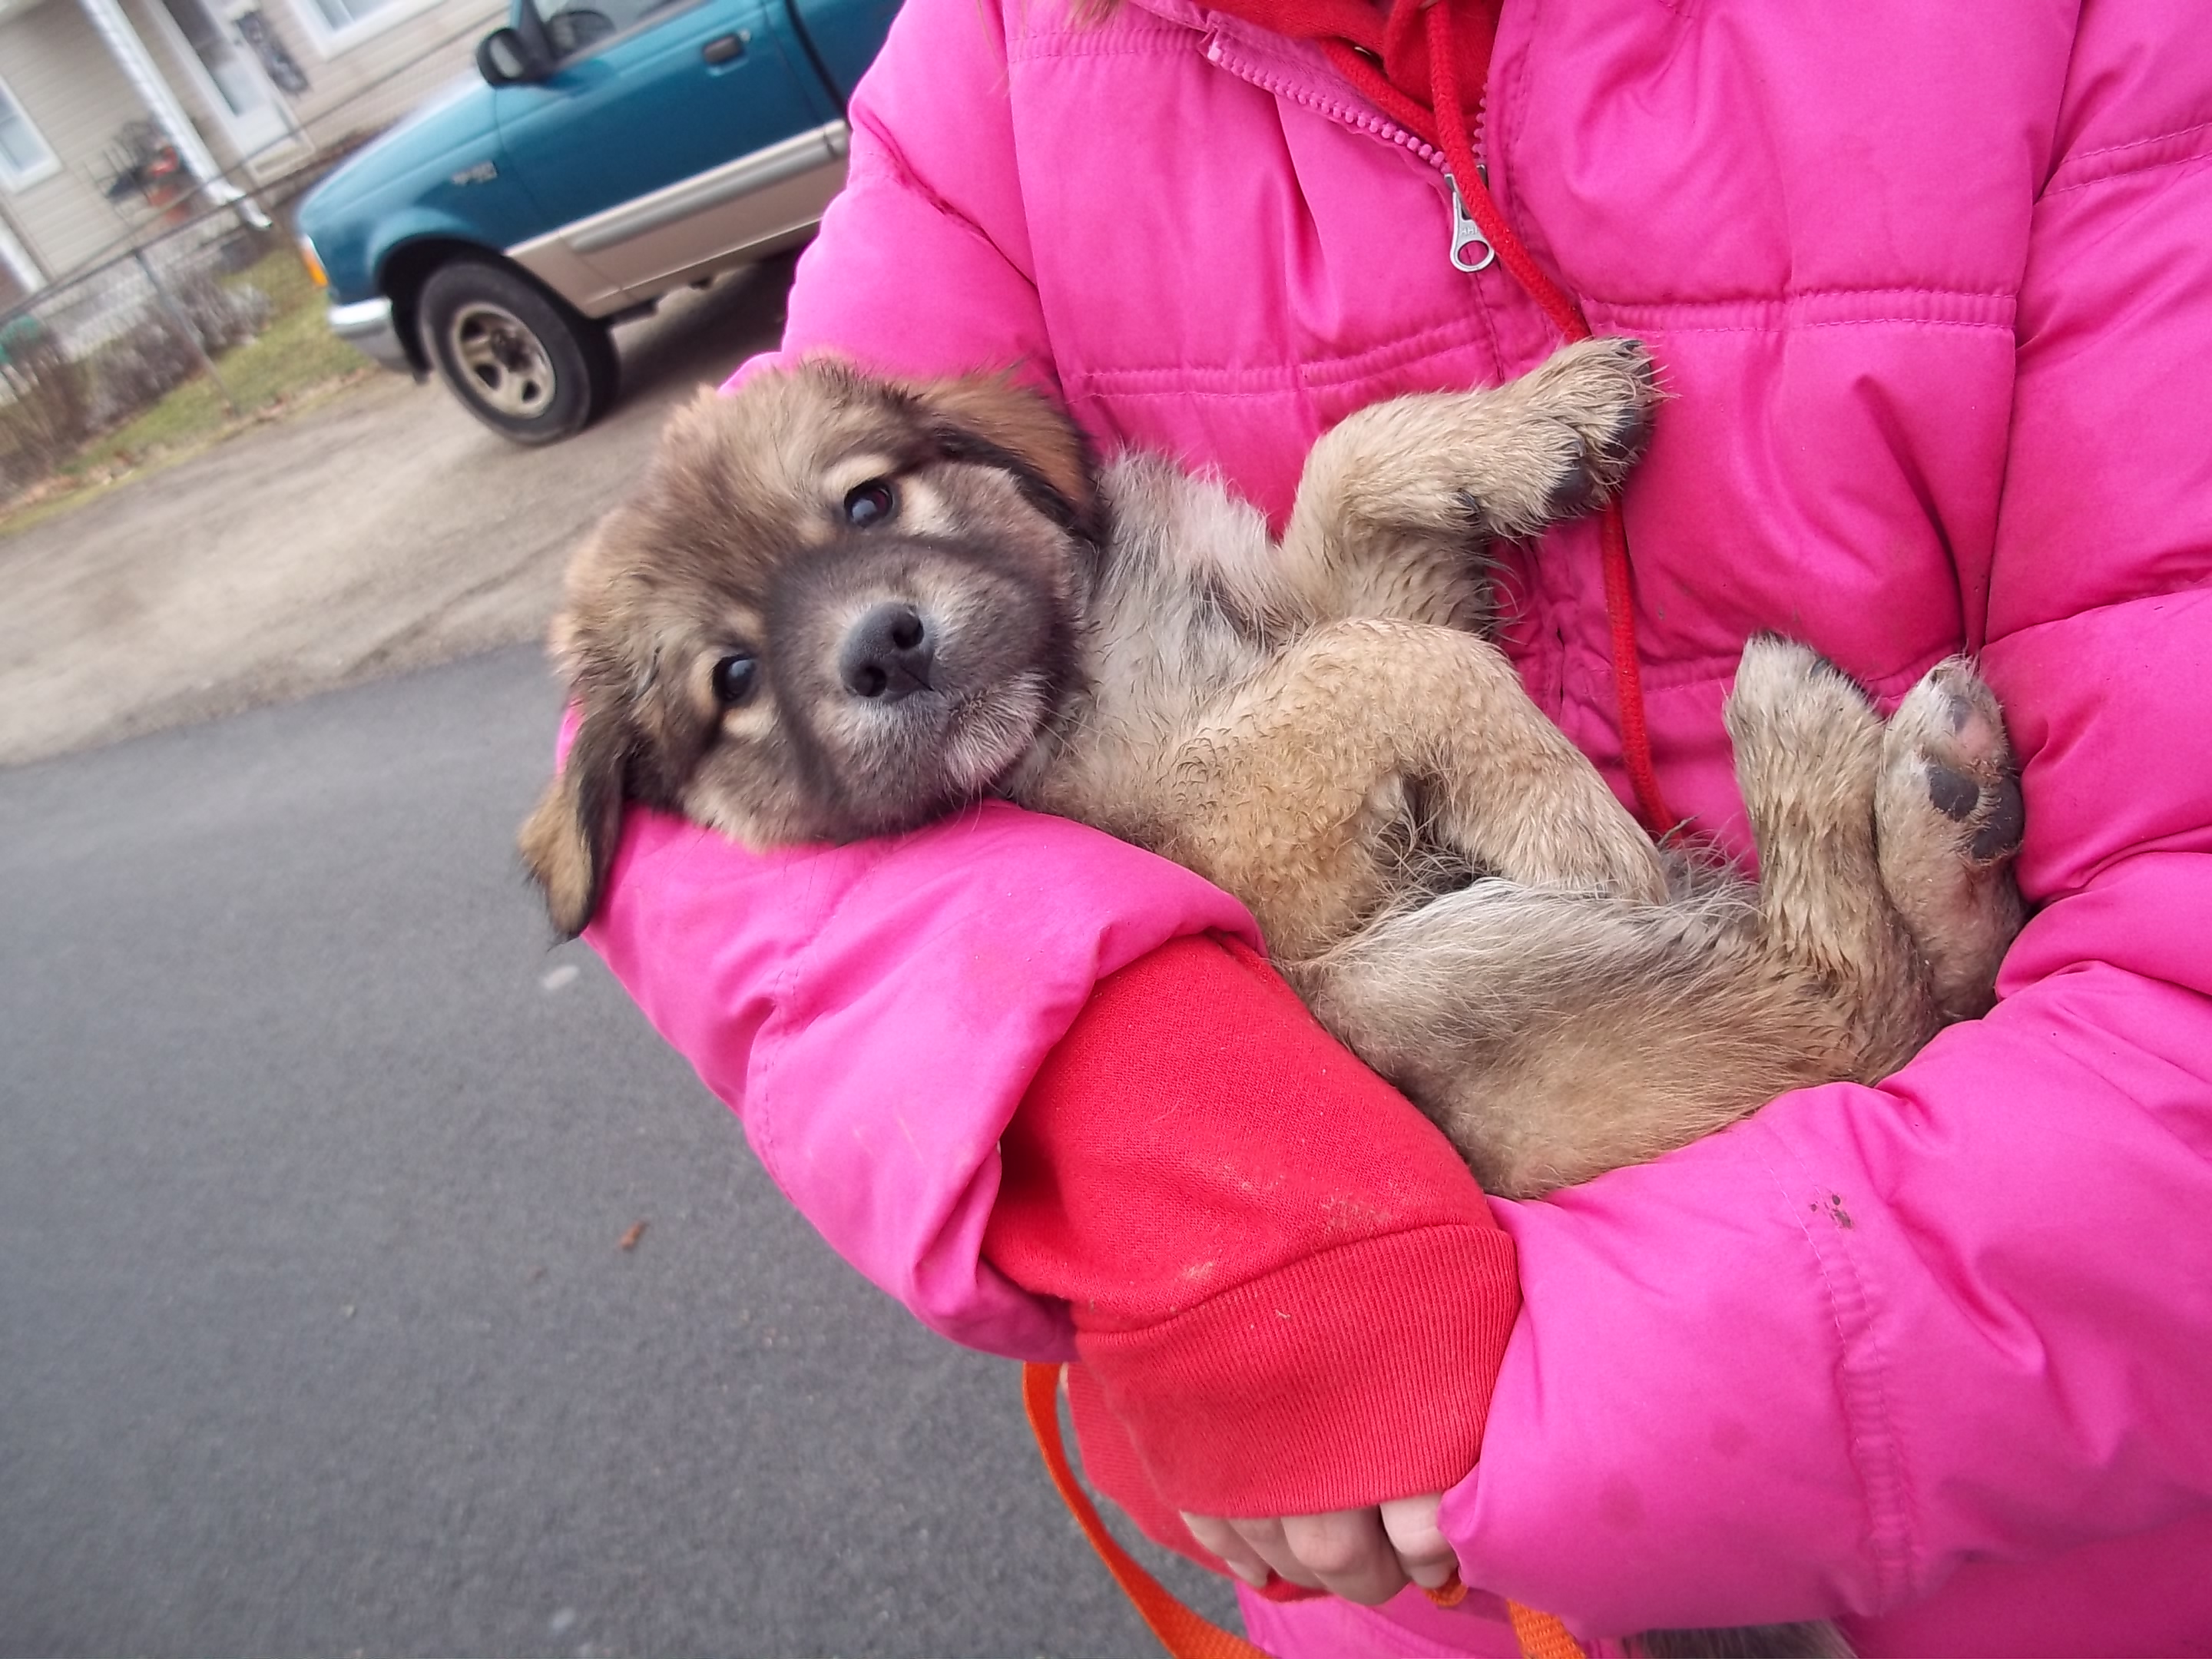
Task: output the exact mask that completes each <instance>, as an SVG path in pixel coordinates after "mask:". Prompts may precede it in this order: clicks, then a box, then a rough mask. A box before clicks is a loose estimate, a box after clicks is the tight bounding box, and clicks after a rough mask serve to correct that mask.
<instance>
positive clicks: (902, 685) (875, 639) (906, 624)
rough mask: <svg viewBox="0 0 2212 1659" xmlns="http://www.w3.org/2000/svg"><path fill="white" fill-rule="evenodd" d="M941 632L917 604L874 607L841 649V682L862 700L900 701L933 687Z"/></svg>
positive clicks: (890, 604) (886, 604)
mask: <svg viewBox="0 0 2212 1659" xmlns="http://www.w3.org/2000/svg"><path fill="white" fill-rule="evenodd" d="M936 660H937V630H936V629H934V628H933V627H932V626H931V625H930V622H929V618H927V617H925V616H924V615H923V614H922V613H921V611H918V610H916V609H915V607H914V606H913V605H905V604H902V603H899V602H896V601H886V602H885V603H883V604H880V605H871V606H870V607H869V608H868V609H867V610H866V611H864V612H863V613H862V614H861V617H860V620H859V621H858V622H856V623H854V624H853V626H852V627H851V628H850V629H848V631H847V632H846V635H845V637H844V640H843V641H842V643H841V644H840V645H839V646H838V647H837V678H838V679H839V680H840V681H841V682H842V683H843V684H844V687H845V689H846V690H848V691H850V692H851V693H852V694H853V695H854V696H856V697H863V698H866V699H867V700H869V701H870V702H886V703H891V702H900V701H902V699H904V698H907V697H910V696H913V695H914V694H915V692H917V691H926V690H929V689H930V678H929V676H930V670H931V668H932V667H933V665H935V663H936Z"/></svg>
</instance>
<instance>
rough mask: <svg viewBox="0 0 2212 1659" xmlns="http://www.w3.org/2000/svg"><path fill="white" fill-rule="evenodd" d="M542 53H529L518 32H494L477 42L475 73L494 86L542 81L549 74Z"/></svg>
mask: <svg viewBox="0 0 2212 1659" xmlns="http://www.w3.org/2000/svg"><path fill="white" fill-rule="evenodd" d="M552 68H553V66H552V65H551V64H549V63H546V62H545V61H544V57H543V54H541V53H538V52H533V51H532V50H531V47H530V43H529V41H527V40H525V39H524V38H523V36H522V33H521V31H520V30H519V29H494V30H493V31H492V32H491V33H489V34H487V35H486V36H484V38H483V40H479V41H477V74H479V75H481V76H483V78H484V80H485V82H486V83H487V84H489V85H491V86H495V87H505V86H513V84H515V83H516V82H526V81H543V80H544V78H545V77H546V76H548V75H549V74H550V73H551V72H552Z"/></svg>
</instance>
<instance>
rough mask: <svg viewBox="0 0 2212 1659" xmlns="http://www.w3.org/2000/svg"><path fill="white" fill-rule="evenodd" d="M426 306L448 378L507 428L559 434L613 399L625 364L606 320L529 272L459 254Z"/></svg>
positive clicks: (494, 423)
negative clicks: (591, 315) (553, 292)
mask: <svg viewBox="0 0 2212 1659" xmlns="http://www.w3.org/2000/svg"><path fill="white" fill-rule="evenodd" d="M417 315H418V316H419V317H420V318H421V319H422V343H423V346H424V348H425V349H427V350H428V353H429V356H430V361H431V362H435V364H437V366H438V372H439V374H442V375H443V376H444V377H445V380H446V384H447V386H451V387H453V392H454V394H455V395H456V396H457V397H459V398H460V400H461V404H462V407H464V408H465V409H466V410H468V411H469V413H470V414H471V415H473V416H476V417H477V419H478V420H480V421H482V422H483V423H484V424H485V425H486V426H488V427H489V428H491V429H492V430H493V431H495V432H496V433H498V434H499V435H501V437H503V438H510V439H512V440H513V441H515V442H516V443H519V444H550V443H557V442H559V441H561V440H562V439H563V438H566V437H568V436H571V435H574V434H575V433H578V432H580V431H582V430H583V429H584V428H586V426H588V425H590V424H591V423H592V421H593V420H595V419H597V418H598V417H599V415H600V413H601V412H602V411H604V410H605V409H606V407H607V405H608V404H611V403H612V402H613V401H614V395H615V382H616V380H617V375H618V374H619V372H620V371H619V368H618V365H617V362H616V358H615V348H614V342H613V341H612V340H611V339H609V338H608V337H607V327H606V325H605V323H599V322H594V321H593V320H592V319H590V318H589V317H586V316H585V315H583V314H582V313H580V312H578V311H576V310H574V308H572V307H569V306H567V305H564V304H562V302H561V301H559V300H557V299H556V298H554V296H553V295H550V294H548V293H547V292H546V291H545V290H544V289H541V288H539V287H538V284H537V283H533V282H532V281H530V279H529V278H527V277H526V276H520V275H518V274H517V273H515V272H513V271H511V270H506V269H504V268H503V267H501V266H499V265H494V264H484V263H483V261H481V260H477V259H456V260H454V261H453V262H452V263H450V264H443V265H441V266H439V267H438V269H437V270H435V271H433V272H432V273H431V274H430V280H429V281H428V282H427V283H423V284H422V300H421V302H420V304H419V306H418V307H417Z"/></svg>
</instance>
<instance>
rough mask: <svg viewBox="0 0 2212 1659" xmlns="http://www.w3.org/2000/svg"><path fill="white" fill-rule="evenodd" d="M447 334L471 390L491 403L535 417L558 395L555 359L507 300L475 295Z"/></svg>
mask: <svg viewBox="0 0 2212 1659" xmlns="http://www.w3.org/2000/svg"><path fill="white" fill-rule="evenodd" d="M446 339H447V344H449V345H450V346H451V347H452V348H453V361H454V362H456V363H458V364H459V366H460V370H461V379H462V381H463V382H464V383H465V385H466V386H468V389H469V395H470V396H471V397H472V398H475V399H476V400H477V402H478V403H480V404H483V406H484V407H485V408H486V409H489V410H496V411H497V412H498V413H500V414H501V415H511V416H516V417H518V418H520V419H522V420H529V419H532V418H533V417H534V416H538V415H542V414H544V411H545V406H546V405H547V404H550V403H551V402H552V401H553V393H554V392H555V391H556V389H557V383H556V380H555V379H554V376H553V362H552V359H551V358H550V357H548V356H546V355H545V347H544V343H543V342H541V341H540V340H539V339H538V337H537V335H535V334H533V333H532V332H531V331H530V327H529V325H527V324H526V323H525V322H524V321H523V320H522V319H521V318H520V317H518V316H516V315H515V314H514V313H513V312H511V311H509V310H507V308H506V307H504V306H495V305H493V304H491V303H490V302H489V301H483V300H473V301H470V302H469V303H468V304H467V305H465V306H463V307H461V308H460V310H459V311H458V312H456V313H454V314H453V321H452V322H451V323H449V324H447V327H446Z"/></svg>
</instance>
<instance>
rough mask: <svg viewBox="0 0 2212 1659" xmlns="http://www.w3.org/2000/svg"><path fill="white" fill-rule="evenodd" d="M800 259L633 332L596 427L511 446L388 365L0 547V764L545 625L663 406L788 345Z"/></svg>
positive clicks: (425, 659) (329, 684)
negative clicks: (786, 303)
mask: <svg viewBox="0 0 2212 1659" xmlns="http://www.w3.org/2000/svg"><path fill="white" fill-rule="evenodd" d="M788 280H789V272H788V266H787V264H785V263H784V262H778V263H777V264H775V265H772V266H769V267H766V268H763V270H760V271H757V272H755V273H752V274H750V275H746V276H737V277H733V278H730V279H727V280H726V282H725V283H722V284H720V285H718V286H717V287H716V288H714V289H712V290H710V291H709V292H708V293H706V294H703V295H685V296H684V297H683V298H682V299H680V300H674V301H670V302H669V303H668V304H667V305H665V307H663V309H662V314H661V315H660V316H659V317H656V318H654V319H652V320H650V321H648V322H645V323H641V324H638V325H633V326H631V327H629V328H627V329H625V330H623V331H622V332H621V333H620V335H619V336H618V339H619V340H620V342H621V345H622V356H623V386H624V392H623V398H622V400H621V402H620V403H619V404H617V407H616V409H615V410H614V411H613V412H612V413H611V415H610V416H608V417H607V418H606V419H605V420H604V421H602V422H600V423H599V425H598V426H596V427H593V428H592V429H591V430H590V431H588V432H586V433H584V434H583V435H580V436H579V437H577V438H574V439H571V440H570V441H568V442H567V443H564V444H556V445H555V446H553V447H550V448H548V449H519V448H517V447H514V446H513V445H511V444H508V443H507V442H506V441H504V440H502V439H501V438H499V437H496V436H495V435H493V434H492V433H490V432H489V431H487V430H486V429H485V428H483V427H482V426H479V425H478V424H477V422H475V421H473V420H471V418H470V417H469V416H467V415H466V414H465V413H464V412H463V411H462V410H461V409H460V407H459V404H456V403H455V402H454V401H453V398H452V397H451V395H450V394H448V393H447V392H446V391H445V390H444V388H442V387H441V386H414V385H411V384H410V383H409V382H408V381H406V380H404V379H402V378H400V377H398V376H396V375H387V376H380V377H379V378H377V379H375V380H370V381H368V382H365V383H363V384H362V386H358V387H356V388H353V389H350V390H349V391H348V392H344V393H343V394H341V395H340V396H338V397H337V398H334V399H333V400H331V401H330V402H328V403H326V404H322V405H320V406H319V407H317V408H314V409H312V410H307V411H304V412H302V413H301V414H299V415H297V416H294V417H292V418H290V419H287V420H284V421H281V422H275V423H272V424H269V425H265V426H262V427H259V428H255V429H252V430H250V431H246V432H245V433H243V434H241V435H239V436H237V437H234V438H233V439H231V440H230V441H228V442H225V443H223V444H221V445H220V446H218V447H216V448H214V449H211V450H210V451H208V452H207V453H204V454H201V455H197V456H195V457H193V458H192V459H190V460H187V461H184V462H181V463H179V464H178V465H173V466H171V467H168V468H166V469H164V470H162V471H156V472H154V473H151V474H149V475H147V476H145V477H139V478H136V479H133V480H131V481H130V482H127V483H122V484H120V485H118V486H117V487H116V488H114V489H111V490H109V491H108V492H106V494H105V495H100V496H99V497H98V498H96V499H94V500H93V501H88V503H86V504H85V505H84V506H82V507H78V508H76V510H74V511H71V512H69V513H64V514H63V515H61V516H59V517H57V518H53V519H50V520H46V521H45V522H42V523H40V524H38V525H35V526H32V527H30V528H28V529H26V530H23V531H21V532H18V533H16V534H14V535H11V536H9V537H7V538H4V539H0V764H5V763H17V762H21V761H27V760H33V759H37V758H40V757H44V756H48V755H54V754H59V753H62V752H64V751H65V750H73V749H78V748H83V747H87V746H89V745H91V744H100V743H108V742H113V741H115V740H117V739H118V738H125V737H130V736H133V735H135V734H137V733H138V732H149V731H153V730H156V729H158V728H161V727H164V726H177V725H182V724H185V723H187V722H190V721H192V720H204V719H207V718H210V717H211V716H214V715H218V714H229V713H233V712H234V711H236V710H238V709H241V708H249V707H252V706H253V705H255V704H258V703H263V702H273V701H276V700H279V699H283V698H289V697H296V696H305V695H307V694H308V693H310V692H314V691H321V690H330V689H332V688H334V687H337V686H340V685H345V684H352V683H354V682H356V681H358V680H362V679H366V678H372V677H374V676H376V675H379V674H384V673H391V672H395V671H399V670H402V669H405V668H410V667H416V666H420V665H425V664H428V663H432V662H440V661H444V660H447V659H451V658H454V657H458V656H462V655H465V654H467V653H471V652H474V651H479V650H484V649H489V648H490V647H495V646H500V645H507V644H511V643H513V642H514V641H519V640H526V639H531V638H533V637H536V636H538V635H541V634H542V633H543V632H544V626H545V623H546V620H547V618H548V617H550V616H551V614H552V612H553V609H554V606H555V605H556V602H557V600H558V598H559V592H560V579H561V571H562V566H563V565H564V564H565V563H566V562H567V558H568V551H569V550H570V549H571V548H572V547H573V546H574V544H575V541H576V538H578V536H580V534H581V533H582V532H583V531H584V530H585V529H586V528H587V527H588V526H590V525H591V524H592V521H593V520H596V519H597V518H598V517H599V514H600V513H603V512H604V511H605V509H606V508H607V507H609V506H611V504H612V503H613V502H614V501H616V500H617V498H618V497H619V496H620V495H621V493H622V492H623V489H625V488H626V487H627V486H628V484H629V481H630V480H631V479H632V478H633V477H635V476H636V473H637V471H638V470H639V468H640V467H641V465H642V464H643V462H644V459H645V458H646V456H647V453H648V452H649V451H650V449H651V447H652V445H653V438H654V435H656V434H657V433H658V432H659V428H660V424H661V422H662V421H663V420H664V419H665V416H666V415H667V413H668V411H669V410H670V408H671V406H673V405H674V404H677V403H678V402H680V401H682V400H683V399H684V398H689V397H690V396H691V395H693V393H694V392H695V391H696V388H697V387H699V386H705V385H712V384H714V382H716V381H718V380H721V379H722V378H723V377H724V376H725V375H726V374H728V373H729V371H730V369H731V368H733V367H734V366H735V365H736V364H737V363H738V362H739V361H740V360H741V359H742V358H744V356H748V355H750V353H751V352H754V351H757V350H760V349H763V348H764V347H766V346H769V345H770V344H773V343H774V342H775V337H776V336H777V334H778V332H779V331H781V327H782V318H783V309H782V307H783V295H784V291H785V289H786V288H787V285H788Z"/></svg>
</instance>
